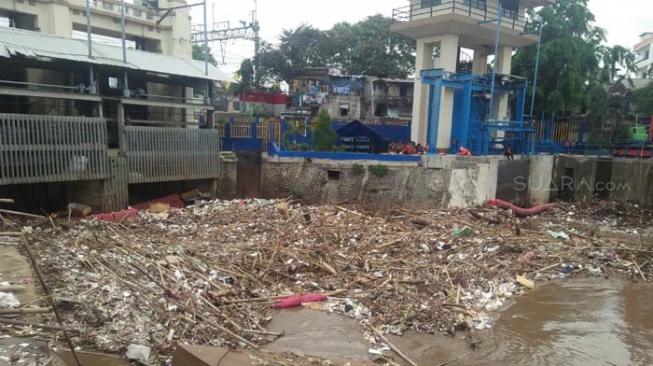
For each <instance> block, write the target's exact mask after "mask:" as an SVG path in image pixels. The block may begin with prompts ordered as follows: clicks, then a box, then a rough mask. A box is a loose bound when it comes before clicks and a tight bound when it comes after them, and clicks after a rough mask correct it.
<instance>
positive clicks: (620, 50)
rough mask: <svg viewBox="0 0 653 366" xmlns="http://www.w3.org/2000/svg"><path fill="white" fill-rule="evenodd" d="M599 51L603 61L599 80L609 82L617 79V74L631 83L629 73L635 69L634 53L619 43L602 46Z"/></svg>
mask: <svg viewBox="0 0 653 366" xmlns="http://www.w3.org/2000/svg"><path fill="white" fill-rule="evenodd" d="M601 53H602V61H603V70H602V72H601V79H602V80H601V81H603V82H608V83H609V82H612V81H616V80H618V78H619V76H621V77H622V78H625V79H627V80H628V81H629V82H630V83H631V85H632V80H631V78H630V75H631V74H632V73H634V72H636V71H637V66H636V65H635V59H636V56H635V53H633V52H632V51H631V50H629V49H627V48H625V47H623V46H619V45H616V46H614V47H602V48H601ZM620 71H621V73H620Z"/></svg>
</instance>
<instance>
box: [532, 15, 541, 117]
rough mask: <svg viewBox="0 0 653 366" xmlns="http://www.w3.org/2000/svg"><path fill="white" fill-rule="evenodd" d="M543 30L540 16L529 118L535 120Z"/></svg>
mask: <svg viewBox="0 0 653 366" xmlns="http://www.w3.org/2000/svg"><path fill="white" fill-rule="evenodd" d="M543 28H544V18H543V17H541V16H540V35H539V38H538V39H537V55H536V56H535V75H533V95H532V96H531V113H530V114H531V118H533V119H535V116H534V115H533V113H535V93H537V76H538V75H539V71H540V49H541V48H542V29H543Z"/></svg>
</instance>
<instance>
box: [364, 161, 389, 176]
mask: <svg viewBox="0 0 653 366" xmlns="http://www.w3.org/2000/svg"><path fill="white" fill-rule="evenodd" d="M367 170H369V172H370V173H372V174H374V175H376V176H377V177H379V178H381V177H385V176H386V175H388V167H387V166H385V165H381V164H379V165H370V166H368V167H367Z"/></svg>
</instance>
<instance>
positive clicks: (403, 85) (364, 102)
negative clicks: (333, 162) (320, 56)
mask: <svg viewBox="0 0 653 366" xmlns="http://www.w3.org/2000/svg"><path fill="white" fill-rule="evenodd" d="M413 84H414V81H413V80H412V79H390V78H380V77H375V76H365V75H340V74H338V73H336V72H333V71H330V70H329V69H328V68H314V69H310V70H309V71H308V72H307V75H305V76H304V77H303V78H300V79H297V80H295V81H294V82H293V85H292V86H291V95H292V100H293V104H294V107H295V109H296V110H298V111H303V112H304V113H306V114H310V115H313V116H315V115H317V113H319V111H321V110H326V111H327V112H328V113H329V115H330V116H331V117H332V118H333V119H334V120H338V121H342V122H351V121H354V120H372V119H382V118H389V119H404V120H410V119H411V117H412V116H411V114H412V103H413Z"/></svg>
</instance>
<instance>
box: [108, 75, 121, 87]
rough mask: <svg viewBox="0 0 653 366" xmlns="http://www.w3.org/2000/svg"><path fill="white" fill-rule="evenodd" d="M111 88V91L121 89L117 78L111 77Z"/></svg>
mask: <svg viewBox="0 0 653 366" xmlns="http://www.w3.org/2000/svg"><path fill="white" fill-rule="evenodd" d="M108 83H109V88H111V89H119V88H120V81H119V80H118V78H117V77H113V76H110V77H109V80H108Z"/></svg>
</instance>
